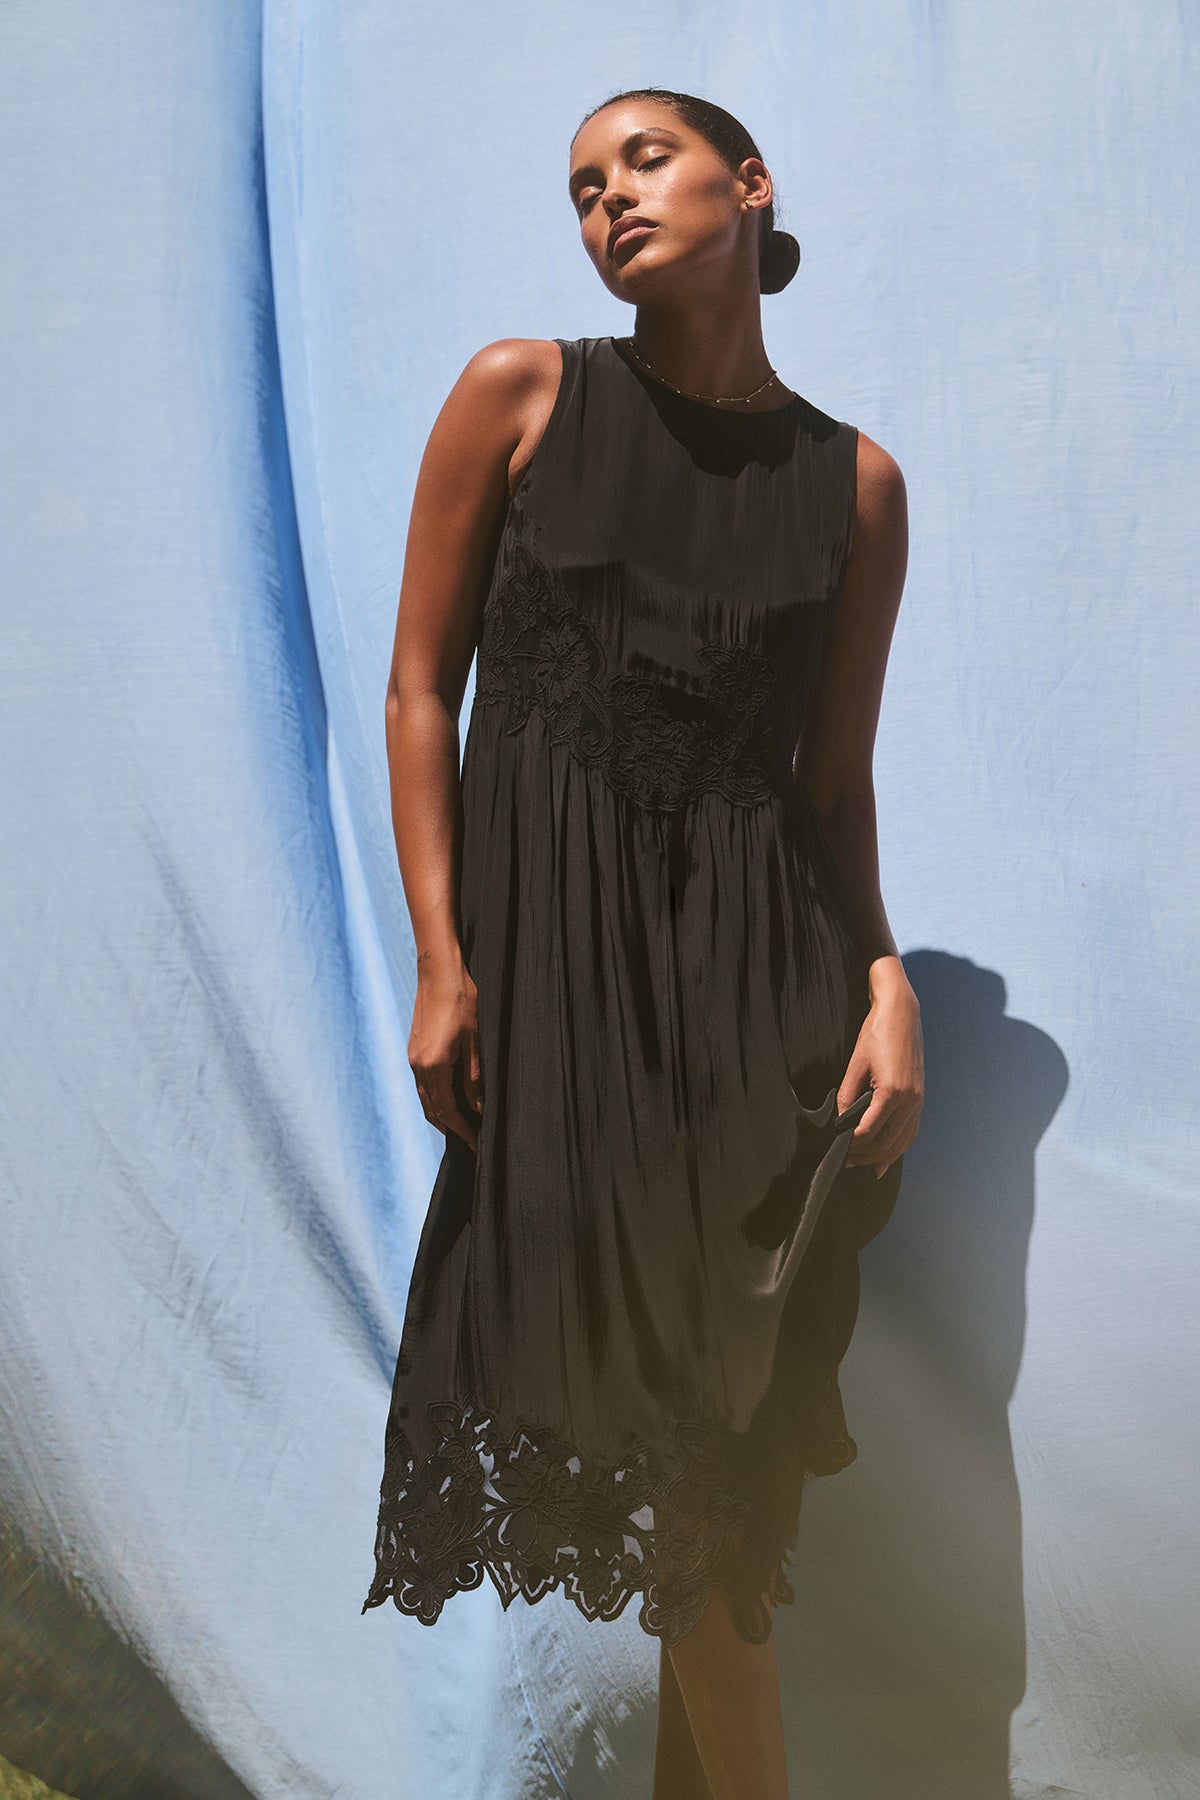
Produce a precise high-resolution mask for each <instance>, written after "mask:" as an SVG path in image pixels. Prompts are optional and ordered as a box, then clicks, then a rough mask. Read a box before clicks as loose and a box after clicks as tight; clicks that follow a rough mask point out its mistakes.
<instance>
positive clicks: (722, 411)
mask: <svg viewBox="0 0 1200 1800" xmlns="http://www.w3.org/2000/svg"><path fill="white" fill-rule="evenodd" d="M605 342H606V343H607V344H608V346H609V348H610V349H611V351H612V353H613V355H614V356H615V357H617V359H618V360H619V361H620V362H622V363H624V365H625V367H626V368H627V369H628V370H629V373H630V374H631V375H635V376H636V377H637V378H638V379H639V380H640V381H647V382H652V383H653V384H654V386H655V387H656V388H660V389H661V390H662V392H663V393H664V394H665V395H666V396H667V397H668V399H671V400H678V401H680V402H681V403H682V404H683V405H684V406H690V407H692V408H693V409H694V410H695V411H697V412H704V413H715V414H717V415H718V417H720V418H723V419H742V420H748V419H778V418H781V417H782V416H783V415H784V414H786V413H790V412H791V411H792V410H793V409H794V408H795V407H798V406H803V404H804V396H803V395H802V394H793V395H792V396H791V398H790V400H785V401H784V403H783V405H782V406H766V407H760V408H759V410H758V411H757V412H744V413H737V412H732V411H730V409H729V408H728V407H725V406H714V405H713V404H712V402H711V401H710V400H695V399H693V398H692V396H691V395H690V394H681V393H680V392H679V390H678V389H677V388H673V387H672V386H671V384H670V382H669V381H664V380H663V379H662V377H661V376H659V375H652V374H651V373H650V371H649V369H643V368H642V366H641V364H640V363H636V362H634V361H633V359H632V358H631V356H630V355H629V353H628V352H627V351H626V350H625V349H624V347H623V346H622V345H621V344H619V343H618V342H617V339H616V338H615V337H614V336H612V335H611V334H610V336H609V337H607V338H606V339H605Z"/></svg>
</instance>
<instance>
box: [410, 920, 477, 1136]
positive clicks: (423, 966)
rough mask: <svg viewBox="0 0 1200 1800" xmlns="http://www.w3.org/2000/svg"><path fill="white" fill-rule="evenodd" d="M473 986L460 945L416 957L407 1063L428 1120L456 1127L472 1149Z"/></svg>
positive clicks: (446, 1127) (474, 1119)
mask: <svg viewBox="0 0 1200 1800" xmlns="http://www.w3.org/2000/svg"><path fill="white" fill-rule="evenodd" d="M477 992H478V990H477V989H476V986H475V983H474V981H473V980H472V979H471V975H470V971H469V970H468V968H467V965H466V963H465V962H464V961H463V959H462V954H461V951H454V950H450V951H448V952H447V953H446V954H445V955H435V954H434V953H432V952H426V953H425V955H423V956H421V957H420V958H419V959H418V963H417V999H416V1004H415V1006H414V1008H413V1022H412V1031H411V1033H410V1035H409V1040H408V1066H409V1068H410V1069H411V1070H412V1072H413V1079H414V1080H415V1081H416V1084H417V1092H418V1094H419V1095H420V1096H421V1106H422V1108H423V1109H424V1113H425V1117H426V1118H427V1119H428V1120H429V1123H430V1124H431V1125H436V1126H437V1128H438V1130H439V1131H441V1132H446V1131H453V1132H455V1133H457V1135H458V1136H459V1137H460V1138H462V1139H463V1141H464V1142H465V1143H467V1144H469V1145H470V1147H471V1149H472V1150H474V1149H475V1147H476V1145H477V1143H478V1141H479V1114H481V1113H482V1111H483V1086H482V1083H481V1081H480V1074H479V1025H478V1019H477V1012H476V1000H477ZM456 1076H457V1077H458V1084H457V1091H456V1079H455V1078H456ZM460 1099H461V1102H462V1103H463V1104H460Z"/></svg>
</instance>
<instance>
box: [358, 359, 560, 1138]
mask: <svg viewBox="0 0 1200 1800" xmlns="http://www.w3.org/2000/svg"><path fill="white" fill-rule="evenodd" d="M551 359H553V362H554V363H555V364H556V365H559V366H561V364H560V357H559V351H558V348H557V346H556V345H555V344H553V343H550V344H548V345H547V344H545V343H543V342H542V341H541V340H537V339H516V338H506V339H501V340H499V341H498V342H497V343H494V344H489V345H487V346H486V347H485V348H484V349H482V350H480V351H477V352H476V354H475V355H474V356H473V357H472V358H471V360H470V361H469V362H468V363H467V365H466V367H465V368H464V370H463V372H462V374H461V375H460V376H459V378H458V380H457V382H456V383H455V385H454V387H453V388H452V390H451V392H450V394H449V396H448V397H447V399H446V401H445V404H444V405H443V407H442V409H441V411H440V413H439V414H438V417H437V419H436V421H435V423H434V426H433V429H432V431H431V432H430V435H429V441H428V443H427V444H426V447H425V452H424V455H423V457H422V460H421V466H420V470H419V471H418V475H417V482H416V488H415V491H414V495H413V504H412V513H411V516H410V520H409V528H408V541H407V547H406V550H405V558H404V570H403V576H402V580H401V587H400V599H399V605H398V609H397V616H396V635H395V642H394V647H393V652H392V664H391V670H390V674H389V679H388V686H387V700H386V708H385V724H386V733H387V757H388V771H389V777H390V784H391V806H392V829H393V832H394V834H395V839H396V853H397V857H398V860H399V864H400V874H401V879H402V881H403V884H404V896H405V900H406V902H407V905H408V911H409V916H410V918H411V920H412V929H413V937H414V940H415V944H416V953H417V1001H416V1007H415V1009H414V1017H413V1030H412V1035H411V1037H410V1040H409V1064H410V1067H411V1068H412V1070H413V1074H414V1077H415V1079H416V1083H417V1088H418V1092H419V1093H420V1095H421V1102H422V1106H423V1107H424V1109H425V1115H426V1117H427V1118H428V1119H429V1120H430V1122H431V1123H432V1124H435V1125H437V1126H438V1128H439V1129H442V1130H445V1129H449V1130H453V1131H456V1132H457V1133H458V1135H459V1136H460V1137H463V1138H464V1139H465V1140H466V1141H467V1142H468V1143H470V1144H471V1146H472V1148H474V1145H475V1142H476V1138H477V1135H478V1121H477V1119H475V1118H473V1117H472V1116H470V1114H469V1113H468V1112H467V1111H464V1109H463V1106H462V1104H461V1101H460V1097H459V1096H457V1095H456V1094H455V1092H454V1074H455V1069H456V1066H457V1067H458V1068H459V1069H460V1070H461V1077H462V1096H461V1099H462V1100H465V1101H466V1103H467V1106H468V1107H469V1108H470V1109H473V1110H474V1111H475V1112H478V1111H479V1110H480V1108H481V1106H482V1094H481V1092H480V1082H479V1057H478V1040H477V1032H476V1011H475V985H474V982H473V981H472V980H471V977H470V974H469V972H468V970H467V969H466V966H465V964H464V961H463V955H462V945H461V920H460V917H459V910H458V891H459V879H460V873H461V855H462V792H461V786H460V781H459V761H460V752H459V735H458V717H459V713H460V711H461V708H462V700H463V693H464V690H465V688H466V681H467V674H468V671H469V670H470V667H471V659H472V657H473V656H474V654H475V648H476V645H477V643H478V640H479V630H480V623H481V618H482V611H483V602H484V599H485V598H486V593H487V585H488V582H489V579H490V576H491V571H492V567H493V563H494V559H495V554H496V546H497V542H498V538H499V533H500V528H501V525H502V523H503V519H504V512H505V507H506V504H507V500H508V494H509V485H510V479H511V473H512V466H513V463H514V459H515V458H517V459H519V458H521V457H522V455H523V447H524V446H525V444H526V443H527V440H528V437H529V432H530V429H531V422H532V421H534V420H535V418H536V416H537V414H538V410H539V406H540V408H541V416H542V418H543V420H544V417H545V415H546V414H547V413H548V411H549V404H550V403H552V398H553V391H554V389H556V387H557V376H556V375H553V374H552V371H551V369H550V361H551ZM551 381H552V386H551V400H550V403H547V402H546V401H545V398H544V397H545V393H546V389H547V383H548V382H551ZM534 429H536V425H535V426H534Z"/></svg>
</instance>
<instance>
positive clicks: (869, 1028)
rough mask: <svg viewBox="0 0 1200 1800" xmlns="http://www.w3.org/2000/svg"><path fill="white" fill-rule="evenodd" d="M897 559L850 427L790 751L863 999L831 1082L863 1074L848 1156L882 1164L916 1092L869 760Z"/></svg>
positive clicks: (884, 509)
mask: <svg viewBox="0 0 1200 1800" xmlns="http://www.w3.org/2000/svg"><path fill="white" fill-rule="evenodd" d="M907 568H908V500H907V493H906V489H905V485H904V476H903V474H902V473H901V471H900V468H899V466H898V464H897V463H896V462H895V461H894V459H893V458H892V457H891V456H890V455H889V454H888V452H887V451H886V450H884V449H883V447H882V446H881V445H879V444H877V443H875V441H874V440H873V439H872V438H869V437H868V436H867V435H866V433H865V432H861V431H860V433H859V437H858V487H857V498H856V503H855V518H854V527H853V536H852V542H851V551H850V560H849V564H848V566H847V571H846V580H845V584H844V586H843V589H842V592H841V595H840V597H839V600H838V606H837V612H836V615H835V617H834V622H833V625H832V626H831V628H830V631H829V636H828V638H827V639H826V643H825V651H824V656H823V659H822V664H821V677H820V682H819V684H818V690H817V693H816V695H815V696H814V700H813V706H812V710H811V714H810V717H809V720H808V724H807V727H806V730H805V734H804V740H803V742H802V745H801V749H800V756H799V760H798V767H799V772H800V774H801V775H802V777H803V779H804V781H805V783H806V785H807V786H808V788H809V791H810V793H811V794H812V798H813V803H814V805H815V806H816V808H817V811H818V813H819V814H820V815H821V821H822V824H823V825H824V827H825V834H826V836H827V837H828V839H829V843H830V847H831V849H832V851H833V854H834V857H835V859H836V861H837V865H838V869H839V872H840V874H841V875H842V878H843V882H844V885H845V888H846V891H847V893H848V895H849V896H850V900H851V903H852V905H853V908H854V914H855V926H856V934H857V937H858V942H859V945H860V948H861V949H862V951H863V954H864V956H865V958H866V961H867V965H868V970H869V981H870V998H871V1011H870V1014H869V1016H868V1018H867V1020H866V1022H865V1023H864V1026H863V1030H862V1033H861V1035H860V1038H859V1043H858V1047H857V1048H856V1050H855V1053H854V1056H853V1057H852V1059H851V1062H850V1065H849V1067H848V1069H847V1071H846V1075H845V1078H844V1080H843V1083H842V1087H841V1089H840V1090H839V1095H838V1101H839V1105H840V1106H843V1107H845V1106H847V1105H849V1103H850V1102H851V1100H853V1099H854V1098H855V1096H856V1095H857V1094H858V1093H860V1092H861V1091H862V1088H863V1086H864V1083H865V1081H866V1080H867V1079H870V1081H871V1085H872V1086H873V1087H874V1088H875V1090H876V1098H875V1100H874V1101H873V1102H872V1104H871V1106H870V1107H869V1109H868V1110H867V1112H866V1113H865V1114H864V1115H863V1118H862V1120H861V1121H860V1122H859V1124H858V1126H857V1127H856V1129H855V1132H854V1136H853V1142H852V1146H851V1150H850V1153H849V1156H848V1158H847V1160H848V1162H850V1163H855V1162H866V1161H878V1162H879V1164H880V1166H879V1168H878V1170H877V1173H878V1174H880V1175H882V1174H883V1172H884V1169H885V1168H887V1166H888V1163H890V1162H894V1161H895V1160H896V1158H897V1156H899V1155H900V1154H901V1152H902V1151H903V1150H904V1149H906V1148H907V1147H908V1144H909V1143H911V1141H912V1139H913V1137H914V1136H915V1135H916V1126H917V1120H918V1118H919V1116H920V1111H921V1104H922V1100H923V1095H924V1052H923V1044H922V1038H921V1026H920V1008H919V1006H918V1005H917V1000H916V995H915V994H914V993H913V990H912V987H911V985H910V983H909V981H908V977H907V976H906V974H905V972H904V967H903V964H902V963H901V960H900V954H899V951H898V950H897V948H896V940H895V938H894V937H893V936H892V931H891V927H890V925H889V924H888V918H887V913H886V911H885V908H884V904H883V896H882V893H881V891H880V880H879V841H878V834H877V826H876V814H875V784H874V776H873V772H872V768H873V762H874V753H875V734H876V730H877V727H878V723H879V711H880V706H881V703H882V699H883V682H884V674H885V671H886V669H887V660H888V653H889V651H890V649H891V643H892V635H893V632H894V630H895V624H896V617H897V614H898V612H899V608H900V597H901V594H902V593H903V590H904V578H905V574H906V572H907Z"/></svg>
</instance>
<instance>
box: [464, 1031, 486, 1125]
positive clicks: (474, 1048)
mask: <svg viewBox="0 0 1200 1800" xmlns="http://www.w3.org/2000/svg"><path fill="white" fill-rule="evenodd" d="M463 1093H464V1095H465V1097H466V1101H467V1105H468V1106H470V1107H471V1108H472V1109H473V1110H474V1111H475V1112H477V1113H481V1112H482V1111H483V1081H482V1079H481V1077H480V1069H479V1033H478V1032H477V1031H470V1032H466V1033H464V1036H463Z"/></svg>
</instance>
